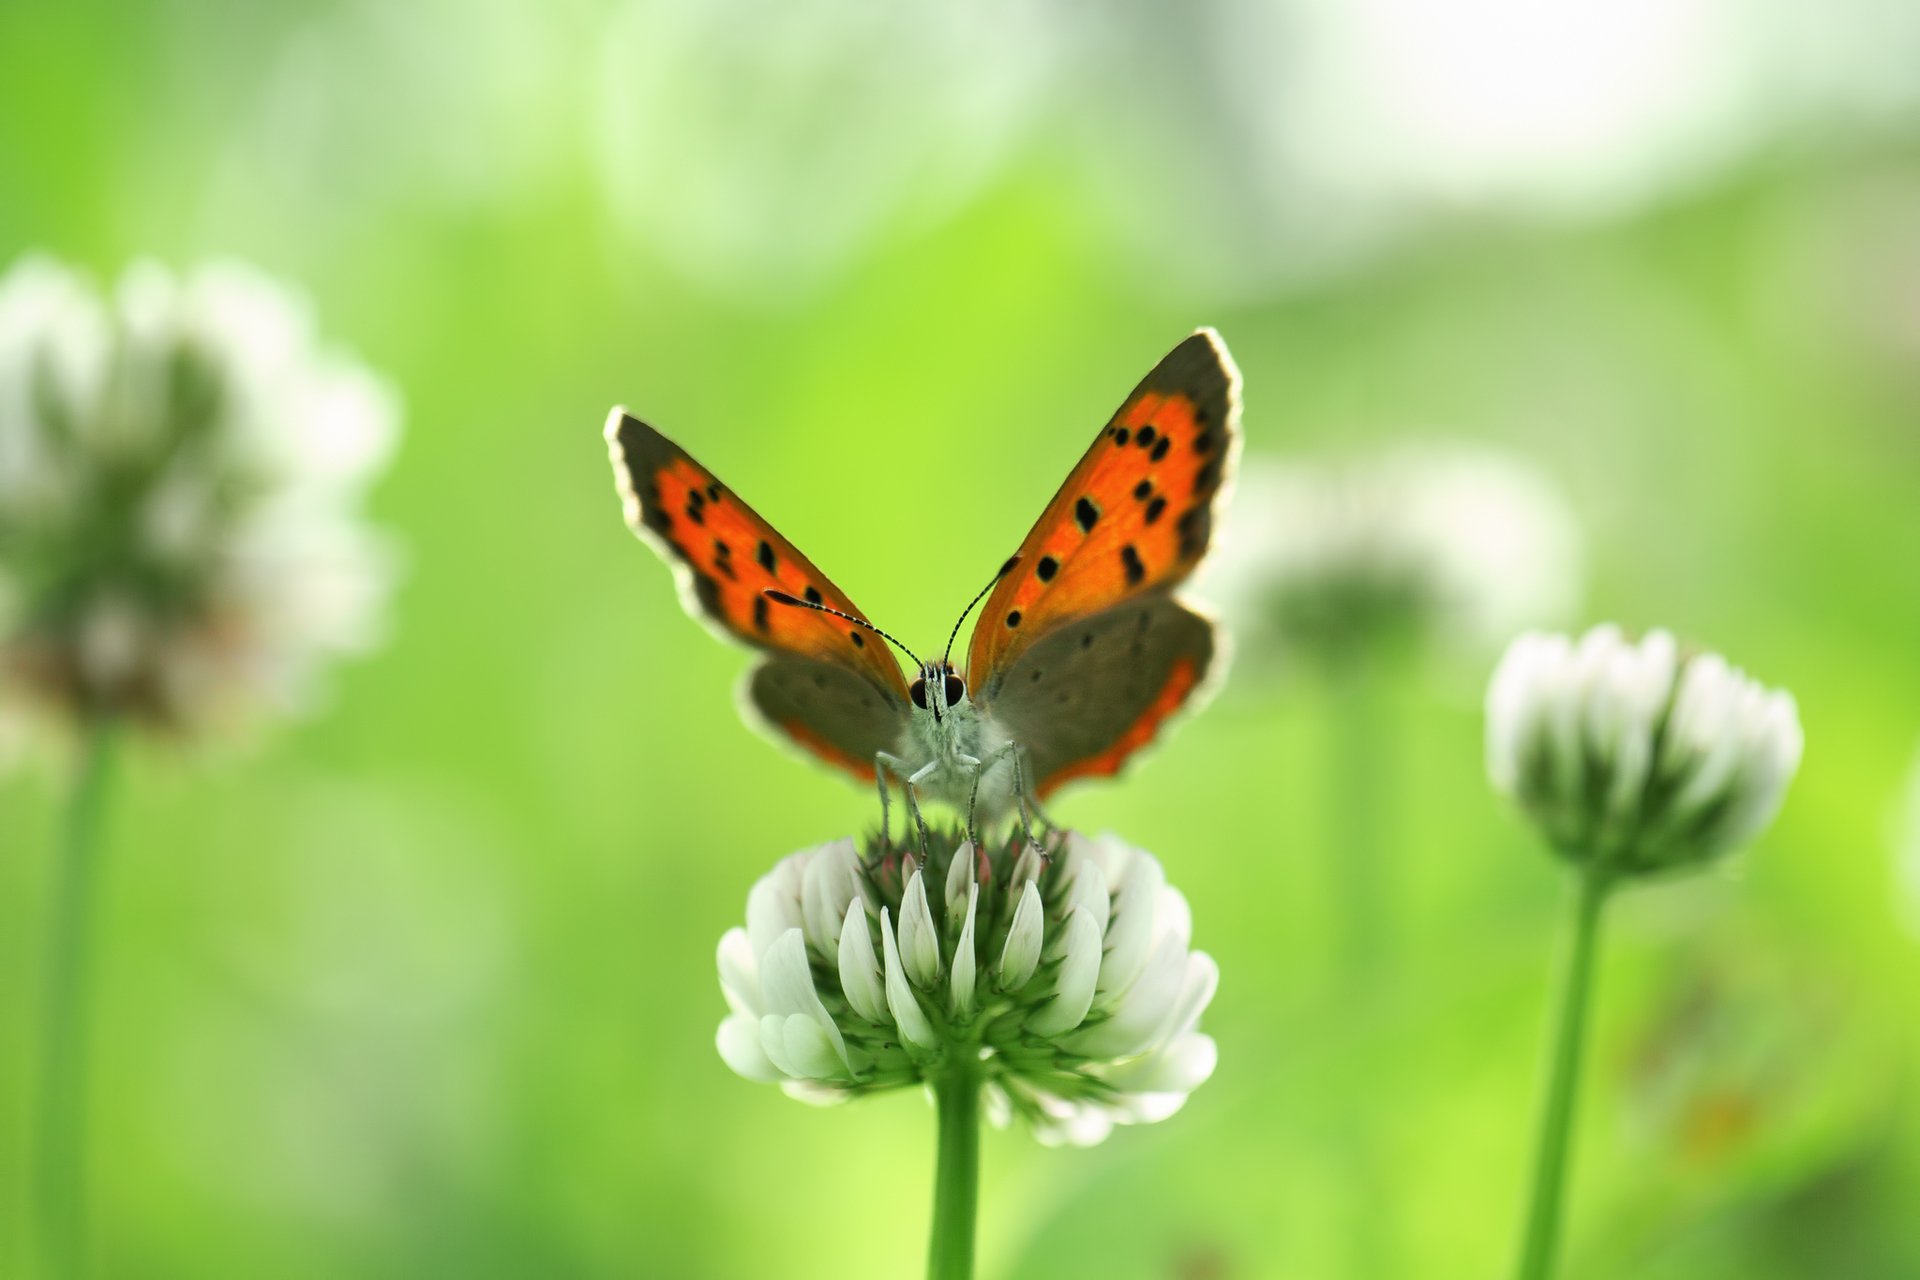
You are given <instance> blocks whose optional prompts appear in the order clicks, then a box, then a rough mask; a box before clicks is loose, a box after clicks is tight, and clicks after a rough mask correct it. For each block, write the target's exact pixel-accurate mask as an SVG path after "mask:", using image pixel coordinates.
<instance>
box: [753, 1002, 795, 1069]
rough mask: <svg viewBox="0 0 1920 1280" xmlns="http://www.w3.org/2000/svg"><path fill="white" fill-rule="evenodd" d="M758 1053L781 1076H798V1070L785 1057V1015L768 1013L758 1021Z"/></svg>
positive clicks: (790, 1059) (791, 1061)
mask: <svg viewBox="0 0 1920 1280" xmlns="http://www.w3.org/2000/svg"><path fill="white" fill-rule="evenodd" d="M760 1051H761V1052H762V1053H764V1054H766V1055H767V1060H768V1061H769V1062H771V1063H773V1067H774V1070H776V1071H778V1072H780V1073H781V1074H782V1075H788V1076H798V1075H800V1074H802V1073H801V1071H800V1068H799V1067H798V1066H796V1065H795V1064H794V1061H793V1059H792V1058H790V1057H788V1056H787V1015H785V1014H784V1013H769V1014H767V1015H766V1016H765V1017H763V1018H761V1019H760Z"/></svg>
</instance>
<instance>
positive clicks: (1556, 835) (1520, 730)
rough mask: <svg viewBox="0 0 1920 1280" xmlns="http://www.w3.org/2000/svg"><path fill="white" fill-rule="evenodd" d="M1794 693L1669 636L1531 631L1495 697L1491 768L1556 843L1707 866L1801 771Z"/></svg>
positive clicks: (1771, 808)
mask: <svg viewBox="0 0 1920 1280" xmlns="http://www.w3.org/2000/svg"><path fill="white" fill-rule="evenodd" d="M1801 747H1802V736H1801V731H1800V719H1799V713H1798V711H1797V710H1796V709H1795V706H1794V701H1793V696H1792V695H1791V694H1789V693H1786V692H1784V691H1780V690H1768V689H1766V688H1763V687H1762V686H1761V685H1760V684H1758V683H1757V682H1755V681H1754V680H1751V679H1749V678H1748V677H1747V676H1746V675H1745V674H1744V673H1742V672H1741V671H1739V670H1738V669H1736V668H1734V667H1731V666H1729V665H1728V664H1727V661H1726V659H1724V658H1722V657H1720V656H1719V655H1718V654H1714V653H1693V654H1686V653H1682V651H1681V650H1680V647H1679V646H1678V644H1676V643H1675V641H1674V639H1673V637H1672V636H1671V635H1669V634H1668V633H1666V632H1664V631H1652V632H1649V633H1648V634H1647V635H1646V637H1645V638H1644V639H1642V640H1641V641H1640V642H1639V643H1638V644H1635V643H1632V642H1630V641H1629V640H1627V638H1626V637H1625V636H1624V635H1622V634H1621V632H1620V629H1619V628H1618V627H1614V626H1600V627H1595V628H1593V629H1592V630H1591V631H1588V632H1587V633H1586V634H1585V635H1584V636H1581V637H1580V638H1579V639H1577V640H1576V639H1574V638H1572V637H1570V636H1564V635H1546V634H1540V633H1530V634H1527V635H1523V636H1521V637H1520V638H1519V639H1518V640H1516V641H1514V642H1513V644H1512V646H1511V647H1510V648H1508V650H1507V653H1506V656H1505V657H1504V658H1502V659H1501V661H1500V666H1499V668H1498V670H1497V671H1496V672H1495V673H1494V677H1493V681H1492V684H1491V685H1490V686H1489V688H1488V691H1487V772H1488V775H1489V776H1490V778H1491V779H1492V781H1493V785H1494V787H1495V788H1496V789H1497V790H1498V791H1499V792H1501V794H1503V795H1505V796H1507V797H1509V798H1510V799H1512V800H1513V801H1515V802H1516V803H1517V804H1519V806H1520V807H1521V809H1522V810H1524V811H1525V812H1526V814H1527V816H1528V817H1529V818H1531V819H1532V820H1533V822H1534V824H1535V825H1536V826H1538V827H1539V828H1540V830H1541V831H1542V833H1543V834H1544V835H1545V836H1546V837H1547V839H1548V841H1549V842H1550V843H1551V844H1552V845H1553V847H1554V848H1555V849H1556V850H1557V851H1559V852H1560V853H1561V854H1562V855H1563V856H1565V857H1567V858H1569V859H1571V860H1573V861H1576V862H1580V863H1585V864H1598V865H1600V866H1601V867H1603V868H1605V869H1607V870H1610V871H1618V872H1622V873H1628V874H1636V873H1646V872H1654V871H1660V870H1665V869H1668V868H1672V867H1679V866H1686V865H1691V864H1697V863H1702V862H1706V861H1709V860H1711V859H1714V858H1717V857H1719V856H1721V855H1723V854H1726V853H1728V852H1730V851H1732V850H1734V849H1737V848H1740V847H1741V846H1743V845H1746V844H1748V843H1750V842H1751V841H1752V840H1754V839H1755V838H1756V837H1757V836H1759V834H1760V833H1761V832H1762V831H1764V830H1765V829H1766V828H1767V826H1768V825H1769V824H1770V823H1771V822H1772V821H1773V818H1774V815H1775V814H1776V813H1778V812H1779V809H1780V805H1781V802H1782V800H1783V799H1784V798H1785V795H1786V789H1787V784H1788V783H1789V782H1790V781H1791V780H1792V778H1793V774H1794V771H1795V769H1796V768H1798V766H1799V763H1800V753H1801Z"/></svg>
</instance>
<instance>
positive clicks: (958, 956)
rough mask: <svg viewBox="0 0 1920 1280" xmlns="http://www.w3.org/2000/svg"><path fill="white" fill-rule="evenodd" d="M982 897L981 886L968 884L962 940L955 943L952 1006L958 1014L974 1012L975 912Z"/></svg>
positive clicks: (961, 931) (961, 933) (961, 929)
mask: <svg viewBox="0 0 1920 1280" xmlns="http://www.w3.org/2000/svg"><path fill="white" fill-rule="evenodd" d="M979 899H980V886H979V885H976V884H969V885H968V886H967V915H966V921H965V923H963V924H962V925H961V926H960V940H959V941H958V942H956V943H954V945H953V985H952V1002H953V1003H952V1008H953V1011H954V1012H955V1013H957V1014H962V1015H965V1014H968V1013H971V1012H973V996H974V981H975V972H974V963H975V962H974V956H973V913H974V909H975V907H976V906H977V905H978V903H979Z"/></svg>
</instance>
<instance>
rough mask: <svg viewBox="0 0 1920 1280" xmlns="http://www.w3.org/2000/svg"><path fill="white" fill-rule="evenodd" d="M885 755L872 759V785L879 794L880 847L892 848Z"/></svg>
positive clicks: (878, 755)
mask: <svg viewBox="0 0 1920 1280" xmlns="http://www.w3.org/2000/svg"><path fill="white" fill-rule="evenodd" d="M887 760H888V756H887V753H886V752H884V751H881V752H877V753H875V755H874V757H873V785H874V788H875V789H876V790H878V791H879V792H880V847H881V848H882V849H890V848H892V847H893V818H892V815H891V813H890V812H889V809H890V807H891V804H892V801H891V799H890V798H889V797H888V795H887Z"/></svg>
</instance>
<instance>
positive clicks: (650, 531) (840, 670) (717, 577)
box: [606, 409, 907, 777]
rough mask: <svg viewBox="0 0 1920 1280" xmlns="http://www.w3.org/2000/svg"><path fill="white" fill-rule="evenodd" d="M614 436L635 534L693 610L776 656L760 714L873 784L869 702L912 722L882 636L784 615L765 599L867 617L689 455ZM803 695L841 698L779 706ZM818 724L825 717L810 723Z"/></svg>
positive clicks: (767, 666) (611, 448)
mask: <svg viewBox="0 0 1920 1280" xmlns="http://www.w3.org/2000/svg"><path fill="white" fill-rule="evenodd" d="M606 436H607V448H608V452H609V454H610V455H611V457H612V459H613V469H614V476H615V479H616V481H617V483H618V485H619V488H620V496H621V500H622V503H623V505H624V507H625V510H626V517H627V523H628V524H629V525H630V526H631V527H632V528H633V531H634V532H635V533H637V534H639V535H640V536H641V537H642V538H644V539H645V540H646V541H648V542H649V543H651V544H652V545H653V547H654V548H655V549H656V550H657V551H659V552H660V554H661V555H662V557H664V558H665V559H667V561H668V562H669V563H670V564H673V565H675V566H676V571H677V573H678V576H679V578H680V583H681V600H682V603H684V604H685V605H686V607H687V611H688V612H689V613H692V614H693V615H694V616H696V617H698V618H700V619H702V620H703V621H705V622H707V623H708V624H709V625H711V626H713V627H715V628H716V629H718V630H720V631H722V632H724V633H725V634H726V635H727V636H729V637H731V638H732V639H735V640H738V641H741V642H743V643H745V644H749V645H752V646H754V647H755V648H758V649H763V650H766V651H768V652H769V653H771V654H772V655H774V656H773V657H772V658H770V659H768V660H767V661H766V662H764V663H762V664H761V666H760V667H758V668H756V670H755V672H754V674H753V677H752V678H751V684H750V689H749V694H750V696H751V697H752V699H753V701H754V703H755V705H756V706H758V707H759V709H760V710H761V711H762V712H763V714H765V715H766V717H767V719H768V720H769V721H770V722H771V723H772V724H774V725H775V727H777V728H779V729H780V730H781V731H782V732H783V733H785V734H786V735H787V736H788V737H789V738H791V739H793V740H794V741H795V742H797V743H799V744H800V745H801V746H803V747H805V748H806V749H807V750H809V751H811V752H813V754H815V755H817V756H820V757H821V758H822V759H824V760H826V761H827V762H828V763H830V764H835V765H838V766H840V767H841V768H845V769H847V770H849V771H850V772H853V773H856V774H859V773H861V772H862V771H863V770H864V774H865V776H867V777H871V776H872V772H873V758H872V751H866V752H865V754H864V756H861V755H860V754H859V753H857V752H855V751H853V750H852V748H853V747H855V746H859V747H862V748H864V747H865V745H866V743H867V742H868V741H870V740H871V739H872V738H874V737H875V736H876V733H875V731H874V730H873V728H872V724H877V723H878V719H879V713H874V714H873V715H872V717H871V723H868V722H867V721H868V713H867V712H866V711H865V710H864V707H865V703H864V701H862V700H863V699H868V698H870V699H871V701H872V705H873V706H875V707H879V708H881V709H882V710H883V711H884V713H885V715H886V716H887V717H889V718H890V719H891V720H892V722H893V723H894V724H895V725H896V726H897V725H898V724H899V723H900V722H901V721H902V720H904V718H905V715H906V706H907V686H906V681H905V680H904V679H903V678H902V677H901V674H900V667H899V664H898V663H897V662H896V661H895V660H894V658H893V656H892V654H891V653H889V652H888V651H887V648H886V644H885V642H884V641H882V640H881V639H880V638H879V637H878V636H877V635H875V634H873V633H872V632H869V631H867V630H865V629H864V628H861V627H858V626H855V625H854V624H852V623H850V622H848V621H846V620H845V619H842V618H836V617H834V616H832V615H831V614H827V613H821V612H819V611H817V610H813V609H806V608H799V607H795V606H791V605H782V604H779V603H777V602H775V601H774V600H772V599H769V598H768V597H767V595H766V594H765V593H766V592H768V591H770V590H771V591H780V592H784V593H785V594H786V595H788V596H790V597H793V598H795V599H800V600H807V601H811V602H813V603H815V604H824V605H826V606H828V607H830V608H833V609H838V610H839V611H840V612H842V613H846V614H850V615H852V616H853V617H856V618H862V619H864V618H865V615H864V614H862V613H861V612H860V610H859V608H858V607H856V606H855V605H854V603H853V601H851V600H849V599H848V598H847V597H846V595H845V594H844V593H843V592H841V591H840V589H839V588H838V587H835V586H834V585H833V583H832V581H831V580H829V579H828V578H827V576H826V575H825V574H823V573H821V572H820V570H818V569H817V568H815V567H814V565H813V562H812V561H810V560H808V559H807V558H806V557H805V556H803V555H801V554H800V552H799V551H798V550H797V549H795V547H794V546H793V544H792V543H790V542H788V541H787V540H786V539H785V538H783V537H781V536H780V534H779V533H778V532H776V531H775V530H774V528H773V526H772V525H770V524H768V523H767V522H766V521H765V520H764V519H762V518H761V517H760V515H759V513H758V512H756V511H754V509H753V508H752V507H750V506H748V505H747V504H746V503H745V502H743V501H741V500H740V498H739V497H738V496H737V495H735V494H734V493H733V492H732V491H731V490H729V489H727V488H726V487H725V486H724V485H722V484H721V483H720V482H719V481H718V480H717V479H715V478H714V475H713V473H712V472H711V471H708V470H707V469H706V468H705V467H703V466H701V465H700V464H699V463H698V462H696V461H695V460H694V459H693V458H692V456H690V455H689V454H688V453H687V452H686V450H684V449H682V448H680V446H679V445H676V444H675V443H673V441H671V440H669V439H667V438H666V437H665V436H663V435H661V434H660V433H659V432H658V431H656V430H654V429H653V428H652V427H650V426H648V425H647V424H646V423H644V422H642V421H640V420H639V419H638V418H635V417H633V416H632V415H630V414H628V413H626V412H625V411H624V410H622V409H615V410H614V411H613V413H612V414H611V415H610V416H609V417H608V419H607V430H606ZM816 677H817V683H816V680H815V678H816ZM801 685H804V686H805V687H807V688H817V689H829V690H831V691H832V697H831V698H827V699H825V700H819V699H809V698H808V697H804V696H803V697H800V698H798V699H795V698H792V697H787V698H784V699H783V698H782V697H781V696H780V695H781V693H782V691H784V690H786V689H788V688H789V687H796V688H797V687H799V686H801ZM763 688H764V689H765V690H767V694H766V696H765V697H763V696H762V690H763ZM770 703H771V705H770ZM856 703H857V704H859V705H861V706H862V708H863V709H862V711H861V712H860V714H859V716H856V717H853V718H854V719H856V720H860V721H861V727H860V728H859V729H858V730H857V731H855V730H852V729H849V728H848V719H849V716H848V713H847V708H849V707H852V706H854V705H856ZM816 715H817V716H819V717H821V718H819V719H813V718H810V717H811V716H816ZM890 741H891V739H890V738H888V740H887V741H885V742H881V743H879V744H878V745H876V746H875V747H874V748H873V749H874V750H878V749H880V748H881V747H882V746H885V745H889V744H890Z"/></svg>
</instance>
